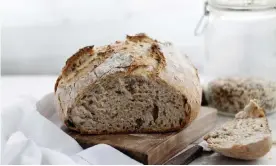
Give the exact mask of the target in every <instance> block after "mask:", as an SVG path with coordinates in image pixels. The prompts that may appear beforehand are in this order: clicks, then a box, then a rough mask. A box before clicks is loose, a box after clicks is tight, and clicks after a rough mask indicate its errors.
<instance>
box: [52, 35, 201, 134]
mask: <svg viewBox="0 0 276 166" xmlns="http://www.w3.org/2000/svg"><path fill="white" fill-rule="evenodd" d="M201 91H202V89H201V86H200V81H199V77H198V73H197V70H196V69H195V68H194V66H193V65H192V64H191V62H190V61H189V59H188V58H187V57H186V56H185V55H182V54H181V53H180V52H179V51H178V50H177V49H176V48H175V47H174V46H173V45H172V44H171V43H167V42H166V43H161V42H158V41H156V40H153V39H151V38H150V37H148V36H147V35H145V34H137V35H134V36H127V38H126V40H125V41H117V42H115V43H113V44H110V45H107V46H102V47H94V46H90V47H85V48H83V49H81V50H80V51H79V52H77V53H76V54H74V55H73V56H72V57H71V58H69V59H68V60H67V62H66V65H65V66H64V68H63V70H62V73H61V75H60V76H59V78H58V79H57V82H56V85H55V98H56V100H55V101H56V105H57V110H58V112H59V115H60V117H61V119H62V121H63V122H64V123H65V125H66V126H67V127H68V128H70V129H72V130H76V131H79V132H80V133H85V134H106V133H143V132H146V133H149V132H168V131H176V130H179V129H181V128H183V127H185V126H187V125H188V124H189V123H190V122H191V121H192V120H194V119H195V117H196V115H197V114H198V112H199V109H200V103H201Z"/></svg>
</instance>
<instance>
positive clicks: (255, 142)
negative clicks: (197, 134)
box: [204, 100, 272, 160]
mask: <svg viewBox="0 0 276 166" xmlns="http://www.w3.org/2000/svg"><path fill="white" fill-rule="evenodd" d="M204 140H205V141H207V143H208V145H209V147H210V148H211V149H212V150H214V151H215V152H217V153H220V154H222V155H224V156H227V157H232V158H236V159H243V160H255V159H258V158H260V157H263V156H264V155H265V154H267V153H268V152H269V151H270V149H271V147H272V136H271V130H270V129H269V126H268V122H267V119H266V117H265V114H264V110H263V109H262V108H261V107H260V106H259V105H258V104H257V100H251V101H250V103H249V104H248V105H247V106H245V108H244V110H243V111H240V112H239V113H237V114H236V117H235V119H233V120H232V121H229V122H226V123H225V124H224V125H222V126H221V127H220V128H218V129H216V130H214V131H212V132H210V133H209V134H208V135H206V136H205V137H204Z"/></svg>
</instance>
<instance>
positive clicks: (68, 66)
mask: <svg viewBox="0 0 276 166" xmlns="http://www.w3.org/2000/svg"><path fill="white" fill-rule="evenodd" d="M93 48H94V45H92V46H86V47H83V48H81V49H79V51H78V52H76V53H75V54H74V55H72V56H71V57H70V58H68V59H67V60H66V62H65V66H64V67H63V69H62V73H61V75H60V76H59V77H58V78H57V80H56V83H55V88H54V89H55V92H56V90H57V87H58V84H59V81H60V80H61V79H62V76H66V75H68V74H69V73H71V72H73V71H74V70H75V69H76V67H77V65H80V64H76V61H77V60H78V59H79V58H80V57H82V56H84V55H89V56H92V55H93V54H94V50H93Z"/></svg>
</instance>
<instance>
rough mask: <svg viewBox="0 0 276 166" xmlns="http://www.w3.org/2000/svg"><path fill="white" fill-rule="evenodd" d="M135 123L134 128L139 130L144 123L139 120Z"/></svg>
mask: <svg viewBox="0 0 276 166" xmlns="http://www.w3.org/2000/svg"><path fill="white" fill-rule="evenodd" d="M135 122H136V127H137V128H140V127H141V126H142V125H143V123H144V121H143V120H142V119H141V118H138V119H136V121H135Z"/></svg>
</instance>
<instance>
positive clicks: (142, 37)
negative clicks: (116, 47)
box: [126, 33, 156, 43]
mask: <svg viewBox="0 0 276 166" xmlns="http://www.w3.org/2000/svg"><path fill="white" fill-rule="evenodd" d="M126 38H127V40H128V41H132V42H136V43H137V42H149V43H152V42H156V40H153V39H151V38H149V37H148V36H147V35H146V34H145V33H139V34H136V35H134V36H130V35H127V37H126Z"/></svg>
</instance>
